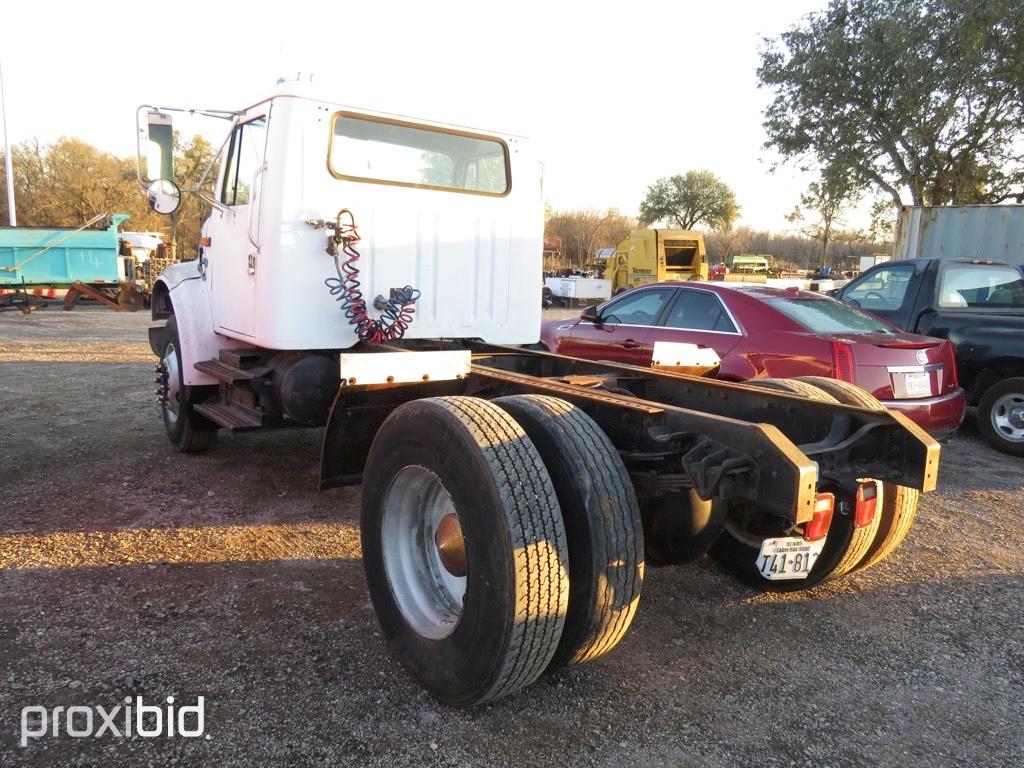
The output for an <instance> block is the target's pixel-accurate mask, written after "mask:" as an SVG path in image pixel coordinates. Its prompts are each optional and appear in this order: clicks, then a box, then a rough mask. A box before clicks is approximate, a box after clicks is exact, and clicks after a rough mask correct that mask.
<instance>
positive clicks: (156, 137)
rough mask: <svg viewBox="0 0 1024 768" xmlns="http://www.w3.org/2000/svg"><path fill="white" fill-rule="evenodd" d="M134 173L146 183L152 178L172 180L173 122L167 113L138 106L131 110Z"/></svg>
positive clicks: (142, 183) (140, 180) (142, 182)
mask: <svg viewBox="0 0 1024 768" xmlns="http://www.w3.org/2000/svg"><path fill="white" fill-rule="evenodd" d="M135 126H136V151H137V155H138V157H137V173H138V177H139V183H140V184H141V185H142V186H146V185H147V184H148V183H149V182H150V181H152V180H153V179H169V180H171V181H174V126H173V124H172V122H171V116H170V115H168V114H166V113H165V112H160V111H159V110H157V109H154V108H153V107H147V106H141V107H139V109H138V111H137V112H136V113H135Z"/></svg>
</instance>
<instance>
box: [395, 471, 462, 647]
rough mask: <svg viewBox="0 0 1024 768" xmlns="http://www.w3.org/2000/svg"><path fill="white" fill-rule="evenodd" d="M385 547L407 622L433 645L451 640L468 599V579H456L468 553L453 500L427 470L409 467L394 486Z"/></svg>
mask: <svg viewBox="0 0 1024 768" xmlns="http://www.w3.org/2000/svg"><path fill="white" fill-rule="evenodd" d="M381 545H382V549H383V555H384V570H385V573H386V574H387V578H388V583H389V585H390V586H391V593H392V595H393V596H394V598H395V602H396V603H397V605H398V609H399V611H400V612H401V614H402V617H403V618H404V619H405V621H406V622H407V623H408V624H409V626H410V627H412V628H413V630H415V631H416V632H417V633H418V634H419V635H422V636H423V637H426V638H429V639H431V640H441V639H443V638H445V637H447V636H448V635H450V634H451V633H452V632H453V631H454V630H455V627H456V625H457V624H458V622H459V618H460V617H461V616H462V604H463V598H464V597H465V594H466V577H465V576H464V575H462V576H460V575H456V574H457V573H459V572H460V571H461V572H462V573H465V548H464V544H463V543H462V531H461V527H459V525H458V514H457V512H456V510H455V504H454V502H453V501H452V497H451V495H450V494H449V493H448V491H447V490H446V489H445V487H444V485H443V484H442V483H441V479H440V478H439V477H438V476H437V475H435V474H434V473H433V472H431V471H430V470H429V469H427V468H426V467H421V466H419V465H414V466H408V467H405V468H403V469H402V470H401V471H400V472H399V473H398V474H397V475H395V478H394V480H392V482H391V486H390V487H389V488H388V492H387V495H386V496H385V498H384V515H383V518H382V520H381ZM460 549H461V561H460V559H459V553H460ZM460 565H461V568H460V567H459V566H460ZM452 571H455V572H454V573H453V572H452Z"/></svg>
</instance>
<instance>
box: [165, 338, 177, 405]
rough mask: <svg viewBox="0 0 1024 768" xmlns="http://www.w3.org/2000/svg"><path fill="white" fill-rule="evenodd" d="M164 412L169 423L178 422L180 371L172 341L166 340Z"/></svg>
mask: <svg viewBox="0 0 1024 768" xmlns="http://www.w3.org/2000/svg"><path fill="white" fill-rule="evenodd" d="M163 364H164V377H165V379H164V387H165V397H164V414H166V416H167V420H168V421H169V422H170V423H171V424H176V423H177V422H178V413H179V409H180V403H179V402H178V395H179V393H180V391H181V373H180V370H179V368H178V350H177V349H175V347H174V342H170V341H169V342H167V346H166V347H164V359H163Z"/></svg>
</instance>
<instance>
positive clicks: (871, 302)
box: [843, 264, 914, 310]
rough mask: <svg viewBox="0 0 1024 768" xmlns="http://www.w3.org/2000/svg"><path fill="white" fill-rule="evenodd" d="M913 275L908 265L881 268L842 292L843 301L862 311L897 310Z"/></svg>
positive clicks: (901, 304) (912, 269)
mask: <svg viewBox="0 0 1024 768" xmlns="http://www.w3.org/2000/svg"><path fill="white" fill-rule="evenodd" d="M913 275H914V268H913V267H912V266H911V265H909V264H899V265H894V266H891V267H882V268H881V269H878V270H875V271H874V272H872V273H870V274H868V275H864V276H863V277H861V278H860V279H858V280H856V281H855V282H854V283H852V284H851V286H850V289H849V290H846V291H843V299H844V300H846V301H855V302H857V304H858V305H859V306H860V307H861V308H862V309H868V310H870V309H881V310H897V309H899V308H900V307H901V306H903V297H904V296H905V295H906V293H907V286H909V285H910V278H911V277H913Z"/></svg>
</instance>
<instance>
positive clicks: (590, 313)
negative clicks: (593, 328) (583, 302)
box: [580, 307, 601, 324]
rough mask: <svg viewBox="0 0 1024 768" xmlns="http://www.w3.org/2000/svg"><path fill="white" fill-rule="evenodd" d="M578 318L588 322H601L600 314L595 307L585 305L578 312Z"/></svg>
mask: <svg viewBox="0 0 1024 768" xmlns="http://www.w3.org/2000/svg"><path fill="white" fill-rule="evenodd" d="M580 320H585V321H586V322H588V323H595V324H599V323H600V322H601V315H600V313H599V312H598V311H597V307H585V308H584V309H583V311H582V312H581V313H580Z"/></svg>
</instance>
